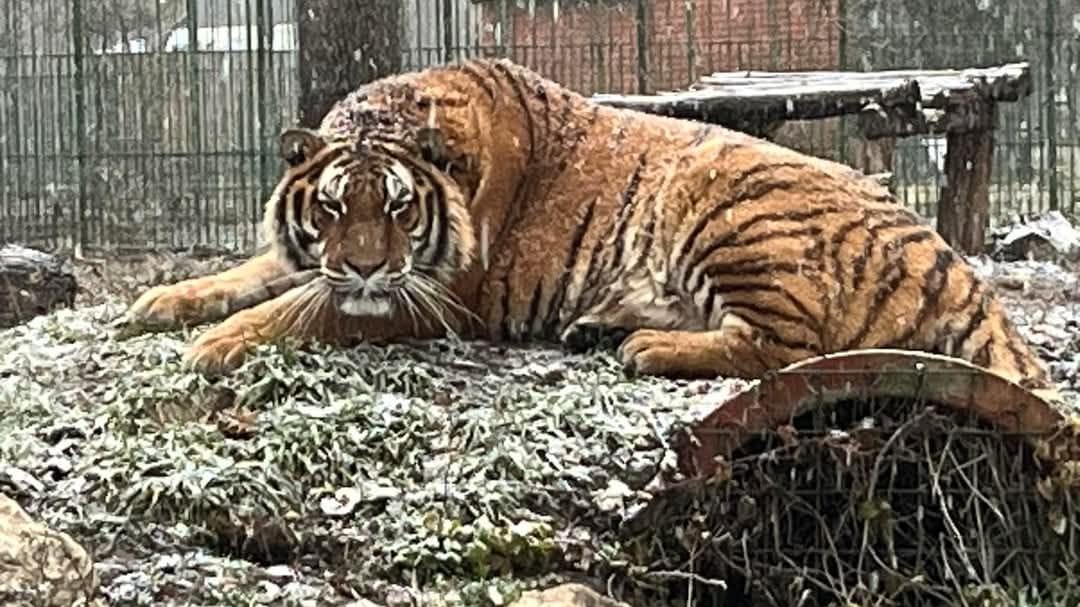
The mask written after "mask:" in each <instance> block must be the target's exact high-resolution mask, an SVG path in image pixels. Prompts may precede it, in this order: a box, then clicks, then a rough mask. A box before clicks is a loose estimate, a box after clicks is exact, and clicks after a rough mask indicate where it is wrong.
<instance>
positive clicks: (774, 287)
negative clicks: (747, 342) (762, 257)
mask: <svg viewBox="0 0 1080 607" xmlns="http://www.w3.org/2000/svg"><path fill="white" fill-rule="evenodd" d="M758 291H764V292H767V293H776V294H777V295H780V296H782V297H783V298H784V300H785V301H787V302H788V303H789V304H791V307H793V308H795V310H796V311H797V312H798V313H799V314H801V315H803V316H805V317H806V322H808V323H809V322H814V323H818V319H816V318H814V315H813V314H812V313H811V312H810V309H809V308H807V307H806V304H804V303H803V302H801V301H799V299H798V298H797V297H795V296H794V295H793V294H792V293H791V292H790V291H788V290H787V289H786V288H785V287H784V286H782V285H779V284H776V283H775V282H765V283H756V282H739V283H733V284H718V285H710V286H709V297H716V296H717V295H739V294H743V295H747V296H749V297H755V298H756V296H755V292H758ZM726 304H727V301H726V300H725V302H724V303H723V304H721V305H726Z"/></svg>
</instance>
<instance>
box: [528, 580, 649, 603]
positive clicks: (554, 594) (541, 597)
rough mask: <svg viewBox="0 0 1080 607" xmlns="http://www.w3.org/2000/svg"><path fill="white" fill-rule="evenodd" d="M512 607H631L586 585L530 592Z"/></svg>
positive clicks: (564, 586) (563, 586) (567, 585)
mask: <svg viewBox="0 0 1080 607" xmlns="http://www.w3.org/2000/svg"><path fill="white" fill-rule="evenodd" d="M510 607H629V606H628V605H627V604H626V603H622V602H620V601H616V600H615V599H611V598H608V597H606V596H603V595H602V594H600V593H599V592H596V591H595V590H593V589H592V588H589V587H588V586H585V585H584V584H560V585H558V586H552V587H551V588H547V589H545V590H530V591H528V592H524V593H522V595H521V597H520V598H519V599H518V600H516V601H514V602H513V603H511V604H510Z"/></svg>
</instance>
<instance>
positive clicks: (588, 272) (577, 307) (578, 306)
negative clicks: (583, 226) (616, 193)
mask: <svg viewBox="0 0 1080 607" xmlns="http://www.w3.org/2000/svg"><path fill="white" fill-rule="evenodd" d="M593 204H595V201H594V202H593ZM591 208H592V207H591V206H590V209H591ZM603 244H604V239H603V238H600V237H596V238H593V245H592V247H591V249H590V250H589V262H588V263H587V264H586V265H585V270H584V272H582V277H583V280H582V281H581V290H580V291H578V296H577V300H576V301H575V302H574V313H573V315H574V316H577V315H579V314H581V312H582V307H583V304H586V302H588V303H587V305H590V306H591V305H592V303H593V301H594V300H595V299H596V291H597V290H599V288H600V287H604V286H607V285H606V284H603V285H601V284H599V281H597V280H596V277H595V275H596V271H597V270H598V269H599V266H598V264H597V263H596V262H597V259H598V258H599V255H598V254H599V253H600V251H601V248H602V247H603Z"/></svg>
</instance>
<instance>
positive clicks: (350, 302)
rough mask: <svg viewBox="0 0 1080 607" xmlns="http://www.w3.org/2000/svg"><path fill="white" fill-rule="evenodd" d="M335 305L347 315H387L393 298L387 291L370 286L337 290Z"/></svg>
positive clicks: (392, 307)
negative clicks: (350, 289)
mask: <svg viewBox="0 0 1080 607" xmlns="http://www.w3.org/2000/svg"><path fill="white" fill-rule="evenodd" d="M337 307H338V309H339V310H341V312H342V313H344V314H347V315H349V316H389V315H390V313H391V312H392V311H393V309H394V298H393V295H392V294H391V293H390V292H389V291H386V290H381V289H380V290H374V289H371V288H370V287H369V288H366V289H359V290H353V291H338V292H337Z"/></svg>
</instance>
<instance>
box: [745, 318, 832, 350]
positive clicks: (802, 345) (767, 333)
mask: <svg viewBox="0 0 1080 607" xmlns="http://www.w3.org/2000/svg"><path fill="white" fill-rule="evenodd" d="M739 319H740V320H742V321H743V322H745V323H746V324H747V325H750V328H752V329H753V330H754V332H755V333H758V334H759V335H760V336H764V337H765V338H766V339H768V340H769V341H771V342H773V343H774V344H776V345H779V346H783V347H785V348H787V349H788V350H796V351H803V352H810V353H812V354H818V353H819V352H818V350H819V349H818V347H817V346H816V345H814V344H811V343H808V342H805V341H798V340H794V339H787V338H784V337H781V336H780V333H779V332H777V330H776V329H775V328H773V327H772V326H770V325H767V324H764V323H760V322H758V321H756V320H754V319H752V318H747V317H745V316H739ZM755 337H758V335H755ZM755 349H759V348H755Z"/></svg>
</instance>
